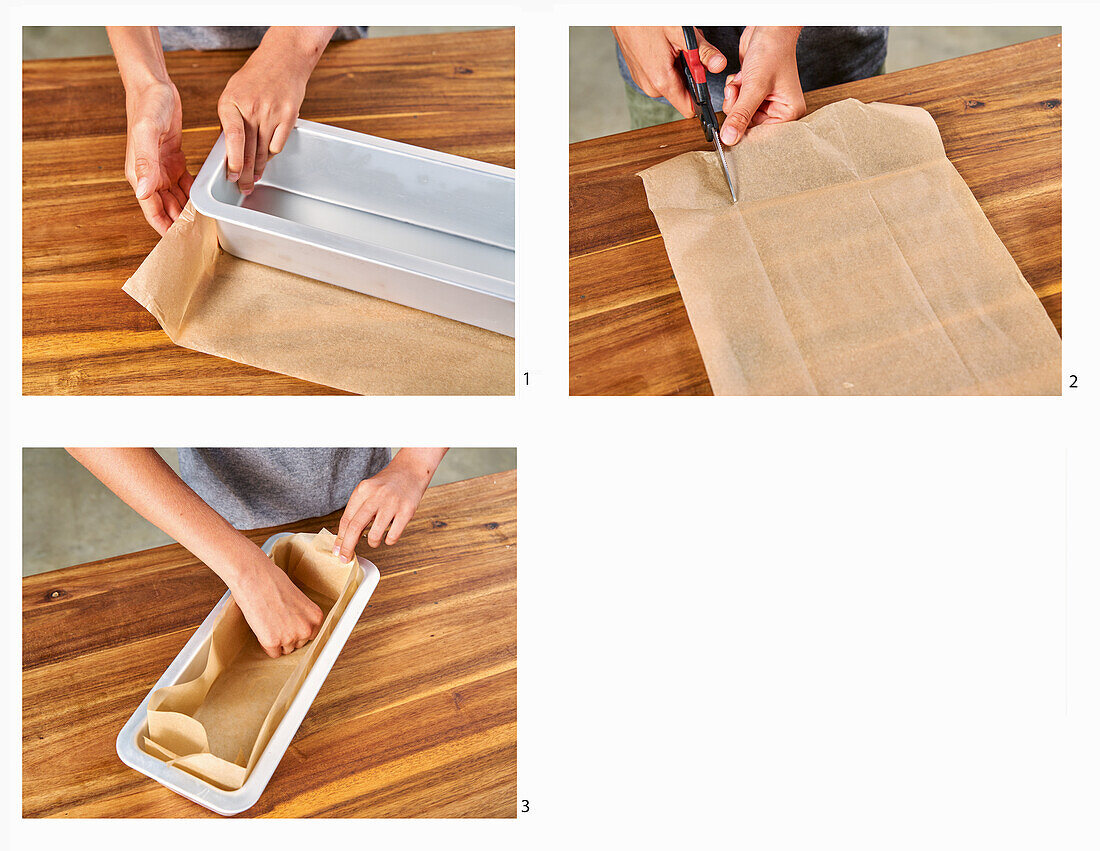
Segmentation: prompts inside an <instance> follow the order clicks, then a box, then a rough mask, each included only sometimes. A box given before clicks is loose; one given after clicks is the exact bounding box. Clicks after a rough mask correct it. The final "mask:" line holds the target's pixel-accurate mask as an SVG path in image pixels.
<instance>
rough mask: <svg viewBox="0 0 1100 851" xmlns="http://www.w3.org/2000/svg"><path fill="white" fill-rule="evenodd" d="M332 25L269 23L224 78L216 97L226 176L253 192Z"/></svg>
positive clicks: (289, 125)
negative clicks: (260, 38) (257, 41)
mask: <svg viewBox="0 0 1100 851" xmlns="http://www.w3.org/2000/svg"><path fill="white" fill-rule="evenodd" d="M332 30H333V27H271V29H270V30H268V32H267V34H266V35H265V36H264V38H263V41H262V42H260V45H259V47H257V48H256V49H255V51H253V53H252V55H251V56H249V57H248V61H247V62H245V63H244V65H243V66H242V67H241V70H239V71H238V72H237V73H236V74H234V75H233V76H232V77H230V78H229V82H228V83H227V84H226V86H225V91H223V92H222V96H221V97H220V98H219V99H218V119H219V120H220V121H221V125H222V130H223V131H224V133H225V148H226V157H225V159H226V175H227V177H228V178H229V179H230V180H233V181H236V183H237V187H238V188H239V189H240V190H241V192H242V193H243V194H244V195H248V194H249V193H250V192H252V190H253V188H254V187H255V185H256V181H257V180H259V179H260V178H261V177H262V176H263V173H264V168H265V167H266V166H267V161H268V159H269V158H270V157H273V156H274V155H275V154H277V153H279V151H281V150H282V149H283V146H284V145H285V144H286V140H287V138H288V137H289V136H290V131H291V130H293V129H294V122H295V121H297V119H298V110H299V109H300V108H301V106H302V100H303V99H304V98H305V96H306V83H307V82H309V75H310V74H311V73H312V72H313V68H314V66H315V65H316V64H317V60H318V59H319V58H320V56H321V52H322V51H323V50H324V47H325V44H327V43H328V39H329V37H330V36H331V35H332Z"/></svg>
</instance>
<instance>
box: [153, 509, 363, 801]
mask: <svg viewBox="0 0 1100 851" xmlns="http://www.w3.org/2000/svg"><path fill="white" fill-rule="evenodd" d="M334 542H335V537H334V536H333V535H332V534H331V533H330V532H329V531H328V530H322V531H321V532H319V533H318V534H316V535H310V534H298V535H293V536H291V537H288V538H282V539H280V540H279V541H277V542H276V543H275V546H274V547H272V550H271V559H272V561H274V562H275V564H276V565H278V566H279V567H280V568H281V569H282V570H285V571H286V573H287V574H288V575H289V576H290V578H291V579H292V580H293V581H294V584H295V585H297V586H298V587H299V588H300V589H301V590H302V591H304V592H305V594H306V596H308V597H309V598H310V599H311V600H313V602H315V603H316V604H317V605H318V606H319V607H320V608H321V611H322V612H324V614H325V619H324V622H323V623H322V624H321V628H320V630H318V633H317V636H316V637H315V638H314V639H313V640H312V641H311V642H309V643H308V644H306V645H305V646H304V647H301V648H299V649H298V650H295V651H294V652H293V653H290V654H288V655H286V656H281V657H280V658H278V659H272V658H271V657H269V656H268V655H267V654H266V653H264V650H263V648H262V647H261V646H260V643H259V642H258V641H257V640H256V637H255V636H254V635H253V634H252V630H251V629H249V627H248V624H247V623H246V622H245V619H244V615H243V614H241V610H240V608H238V606H237V604H236V603H235V602H234V601H233V600H232V598H231V599H230V600H229V603H228V605H227V606H226V607H225V609H224V610H223V611H222V613H221V614H220V615H219V616H218V621H217V623H216V624H215V625H214V629H213V632H212V633H211V635H210V639H209V641H208V644H207V648H206V662H205V666H204V667H203V670H202V673H201V674H200V675H199V676H198V677H196V678H195V679H192V680H189V681H187V682H180V683H176V684H175V685H171V686H165V687H164V688H160V689H157V690H156V691H155V692H153V695H152V697H151V698H150V699H149V706H148V722H149V735H148V736H147V737H146V738H145V742H144V745H145V750H146V751H148V752H149V753H151V754H153V755H154V756H158V757H160V758H161V759H163V760H165V761H166V762H168V763H169V764H171V765H175V766H177V767H179V768H182V769H183V770H185V771H188V772H190V773H191V774H194V775H196V776H197V777H200V778H202V779H203V780H206V781H207V782H209V783H212V784H214V785H215V786H218V787H220V788H223V789H239V788H240V787H241V786H242V785H243V784H244V782H245V780H247V779H248V774H249V772H250V771H251V770H252V768H253V766H254V765H255V764H256V760H257V759H259V756H260V754H261V753H263V750H264V747H266V745H267V742H268V740H269V739H270V738H271V735H272V733H274V732H275V728H276V727H277V726H278V725H279V722H280V721H281V720H282V718H283V716H284V715H285V714H286V709H287V707H288V706H289V705H290V702H291V701H292V700H293V699H294V696H295V695H296V694H297V693H298V689H299V687H300V686H301V684H302V681H303V680H304V679H305V676H306V674H308V673H309V671H310V669H311V668H312V667H313V663H314V661H315V660H316V658H317V654H318V653H320V652H321V648H322V647H324V646H325V642H326V641H327V640H328V638H329V636H330V635H332V630H333V629H334V627H335V626H336V622H337V621H338V620H339V619H340V616H341V615H342V614H343V612H344V610H345V609H346V608H347V604H348V601H349V600H350V599H351V597H352V595H353V594H354V593H355V591H356V589H357V588H358V570H356V569H355V564H354V563H352V564H342V563H341V562H340V560H339V559H338V558H336V556H334V555H333V554H332V547H333V544H334Z"/></svg>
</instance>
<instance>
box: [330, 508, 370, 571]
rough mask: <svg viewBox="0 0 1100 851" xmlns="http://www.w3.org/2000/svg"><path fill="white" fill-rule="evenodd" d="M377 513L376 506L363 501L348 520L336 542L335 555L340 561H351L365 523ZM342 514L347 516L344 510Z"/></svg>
mask: <svg viewBox="0 0 1100 851" xmlns="http://www.w3.org/2000/svg"><path fill="white" fill-rule="evenodd" d="M377 513H378V507H377V506H376V505H373V504H371V503H369V502H366V501H365V502H364V503H363V504H362V505H361V506H360V508H359V510H358V511H356V512H355V514H354V515H353V516H352V518H351V519H350V520H349V521H348V525H347V526H346V527H344V528H343V529H342V530H341V532H340V537H339V538H338V539H337V542H336V544H337V546H336V555H337V556H339V558H340V561H342V562H344V563H345V564H346V563H347V562H350V561H351V559H352V556H353V555H354V554H355V545H356V544H357V543H359V538H360V537H362V535H363V530H364V529H366V528H367V524H368V523H370V522H371V520H373V519H374V516H375V514H377ZM344 515H345V516H347V512H346V511H345V512H344Z"/></svg>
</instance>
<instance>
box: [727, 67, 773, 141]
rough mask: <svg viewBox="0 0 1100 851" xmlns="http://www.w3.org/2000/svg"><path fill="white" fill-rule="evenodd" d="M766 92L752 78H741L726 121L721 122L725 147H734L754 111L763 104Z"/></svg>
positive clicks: (742, 134) (754, 113)
mask: <svg viewBox="0 0 1100 851" xmlns="http://www.w3.org/2000/svg"><path fill="white" fill-rule="evenodd" d="M767 95H768V91H767V89H766V88H764V87H763V86H762V85H760V84H759V83H757V82H756V81H755V80H754V79H753V78H751V77H750V78H748V79H745V78H744V77H742V80H741V85H740V86H739V87H737V92H736V94H735V95H734V97H733V102H732V103H731V104H730V106H729V109H727V110H726V120H725V121H724V122H722V133H721V137H722V142H723V143H724V144H726V145H736V144H737V143H738V142H740V141H741V138H742V137H743V136H744V135H745V131H746V130H748V129H749V122H751V121H752V118H753V116H754V115H756V110H757V109H758V108H759V106H760V104H761V103H763V102H764V98H766V97H767Z"/></svg>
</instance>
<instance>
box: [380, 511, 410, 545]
mask: <svg viewBox="0 0 1100 851" xmlns="http://www.w3.org/2000/svg"><path fill="white" fill-rule="evenodd" d="M410 520H412V512H411V511H409V512H404V511H398V512H397V514H396V515H394V518H393V524H392V525H391V526H390V533H389V534H388V535H386V545H387V546H388V545H390V544H396V543H397V541H398V539H399V538H400V537H401V533H402V532H404V531H405V527H406V526H408V525H409V521H410Z"/></svg>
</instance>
